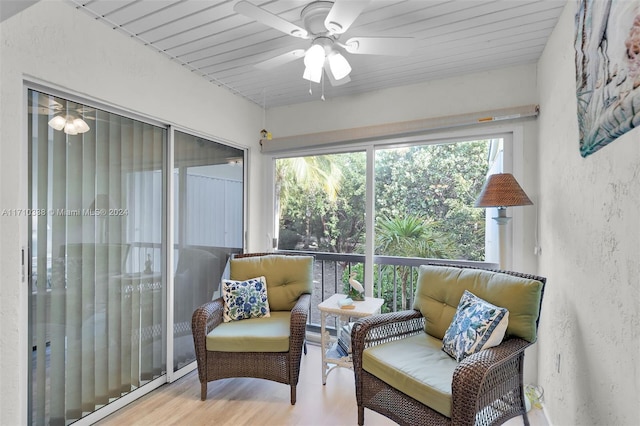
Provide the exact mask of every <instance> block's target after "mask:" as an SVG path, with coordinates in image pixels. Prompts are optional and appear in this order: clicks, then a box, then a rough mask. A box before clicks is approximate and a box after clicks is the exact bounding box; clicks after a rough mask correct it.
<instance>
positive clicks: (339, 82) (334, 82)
mask: <svg viewBox="0 0 640 426" xmlns="http://www.w3.org/2000/svg"><path fill="white" fill-rule="evenodd" d="M324 72H325V73H326V74H327V77H328V78H329V83H331V85H332V86H333V87H337V86H342V85H343V84H347V83H348V82H350V81H351V78H350V77H349V76H346V77H344V78H341V79H340V80H336V78H335V77H334V75H333V73H332V72H331V66H330V65H329V61H326V62H325V64H324Z"/></svg>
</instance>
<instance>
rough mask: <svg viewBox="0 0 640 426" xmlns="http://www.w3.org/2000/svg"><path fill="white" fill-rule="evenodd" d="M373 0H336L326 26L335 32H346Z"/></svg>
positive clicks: (325, 22) (326, 20)
mask: <svg viewBox="0 0 640 426" xmlns="http://www.w3.org/2000/svg"><path fill="white" fill-rule="evenodd" d="M369 3H371V0H335V2H334V3H333V7H332V8H331V10H330V11H329V14H328V15H327V17H326V19H325V20H324V26H325V27H326V28H327V29H328V30H329V31H330V32H332V33H333V34H342V33H344V32H346V31H347V30H348V29H349V27H350V26H351V24H353V22H354V21H355V20H356V18H357V17H358V16H359V15H360V13H362V11H363V10H364V8H365V7H367V5H368V4H369Z"/></svg>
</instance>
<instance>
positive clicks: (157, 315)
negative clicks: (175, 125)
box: [26, 90, 167, 424]
mask: <svg viewBox="0 0 640 426" xmlns="http://www.w3.org/2000/svg"><path fill="white" fill-rule="evenodd" d="M29 107H30V108H29V130H28V131H29V134H28V136H29V141H30V144H31V147H30V179H31V182H30V187H31V193H30V208H29V209H28V211H27V212H26V213H27V214H29V215H30V216H31V228H32V229H31V230H32V233H31V235H32V241H31V248H32V251H31V252H32V256H33V257H32V261H31V265H32V270H31V284H32V286H31V309H30V315H31V318H30V324H31V330H30V331H31V336H32V349H33V350H32V360H31V362H32V365H31V372H32V375H31V388H32V389H31V399H30V401H31V404H30V406H31V417H32V420H33V423H36V424H68V423H70V422H72V421H74V420H77V419H79V418H81V417H83V416H85V415H87V414H89V413H91V412H93V411H95V410H96V409H98V408H100V407H102V406H104V405H105V404H108V403H109V402H111V401H113V400H115V399H117V398H119V397H121V396H123V395H126V394H127V393H129V392H131V391H132V390H135V389H136V388H138V387H140V386H141V385H143V384H144V383H146V382H148V381H150V380H152V379H154V378H156V377H158V376H160V375H161V374H163V373H164V372H165V371H166V365H165V360H166V352H165V351H166V336H165V334H166V333H165V332H164V327H163V324H164V323H165V318H166V308H165V307H166V296H165V291H164V282H165V281H166V280H165V279H164V277H163V274H162V271H163V270H164V269H163V259H164V256H163V255H162V251H163V245H162V239H161V235H162V226H163V220H164V218H163V211H164V210H163V208H162V205H163V202H162V201H163V190H162V172H163V164H164V161H163V155H164V154H163V146H164V144H165V142H166V138H167V130H166V129H164V128H161V127H157V126H154V125H151V124H147V123H144V122H141V121H137V120H134V119H131V118H127V117H122V116H119V115H117V114H113V113H110V112H107V111H101V110H97V109H94V108H89V107H87V106H84V105H81V104H78V103H74V102H71V101H67V100H65V99H62V98H59V97H54V96H51V95H47V94H43V93H39V92H37V91H34V90H30V91H29ZM56 116H61V117H62V118H64V119H65V120H66V121H67V122H69V121H72V120H74V119H76V118H82V119H83V120H84V121H85V122H86V123H87V124H88V126H89V130H88V131H86V132H84V133H79V132H78V133H77V134H73V131H70V132H69V133H67V132H66V131H65V129H62V130H55V129H54V128H52V127H51V126H50V125H49V124H48V123H49V122H50V120H51V119H52V118H54V117H56Z"/></svg>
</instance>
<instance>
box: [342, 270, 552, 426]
mask: <svg viewBox="0 0 640 426" xmlns="http://www.w3.org/2000/svg"><path fill="white" fill-rule="evenodd" d="M446 266H451V265H446ZM460 268H468V267H463V266H460ZM473 269H482V268H473ZM486 270H488V271H493V272H502V273H505V274H509V275H513V276H516V277H521V278H529V279H534V280H538V281H540V282H541V283H542V292H541V296H540V297H541V300H540V305H542V295H543V294H544V286H545V284H546V278H543V277H539V276H535V275H528V274H522V273H519V272H512V271H495V270H490V269H486ZM539 319H540V315H539V313H538V320H537V321H536V327H537V326H538V321H539ZM422 332H424V318H423V317H422V314H421V313H420V311H417V310H408V311H402V312H394V313H388V314H380V315H373V316H370V317H366V318H362V319H360V320H359V321H358V322H357V323H356V325H355V326H354V327H353V331H352V336H351V341H352V350H353V354H352V355H353V367H354V373H355V382H356V402H357V404H358V424H359V425H363V424H364V409H365V407H366V408H369V409H371V410H373V411H376V412H378V413H380V414H382V415H384V416H386V417H388V418H390V419H392V420H393V421H395V422H397V423H398V424H400V425H456V426H458V425H498V424H502V423H504V422H505V421H507V420H508V419H510V418H512V417H516V416H520V415H522V416H523V417H524V423H525V425H527V426H528V425H529V419H528V417H527V412H526V408H525V401H524V398H525V396H524V391H523V365H524V350H525V348H527V347H528V346H530V345H531V343H529V342H527V341H526V340H523V339H520V338H510V339H507V340H505V341H504V342H502V343H501V344H500V345H498V346H496V347H494V348H490V349H485V350H483V351H480V352H478V353H475V354H473V355H471V356H469V357H467V358H465V359H464V360H463V361H461V362H460V363H459V364H458V366H457V367H456V370H455V371H454V373H453V382H452V402H451V418H448V417H445V416H443V415H442V414H440V413H439V412H437V411H435V410H433V409H431V408H430V407H428V406H426V405H424V404H422V403H421V402H419V401H417V400H415V399H413V398H411V397H410V396H408V395H406V394H404V393H402V392H400V391H398V390H397V389H395V388H393V387H391V386H389V385H388V384H387V383H385V382H384V381H382V380H380V379H378V378H377V377H375V376H373V375H372V374H370V373H368V372H367V371H365V370H363V368H362V352H363V351H364V350H365V349H366V348H368V347H371V346H375V345H378V344H381V343H386V342H390V341H393V340H399V339H403V338H405V337H408V336H412V335H415V334H419V333H422ZM425 368H427V366H425Z"/></svg>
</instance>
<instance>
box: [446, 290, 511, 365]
mask: <svg viewBox="0 0 640 426" xmlns="http://www.w3.org/2000/svg"><path fill="white" fill-rule="evenodd" d="M508 324H509V311H508V310H507V309H506V308H501V307H498V306H495V305H492V304H491V303H489V302H487V301H486V300H483V299H481V298H479V297H478V296H476V295H475V294H473V293H471V292H469V291H467V290H465V291H464V294H463V295H462V298H460V303H459V304H458V309H457V310H456V314H455V316H454V317H453V321H451V325H449V328H448V329H447V331H446V332H445V334H444V339H442V350H443V351H445V352H446V353H448V354H449V355H450V356H451V357H453V358H455V360H456V361H458V362H460V361H462V360H463V359H465V358H466V357H468V356H469V355H471V354H474V353H476V352H479V351H481V350H482V349H486V348H491V347H493V346H498V345H499V344H500V343H501V342H502V339H503V338H504V335H505V332H506V331H507V325H508Z"/></svg>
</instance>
